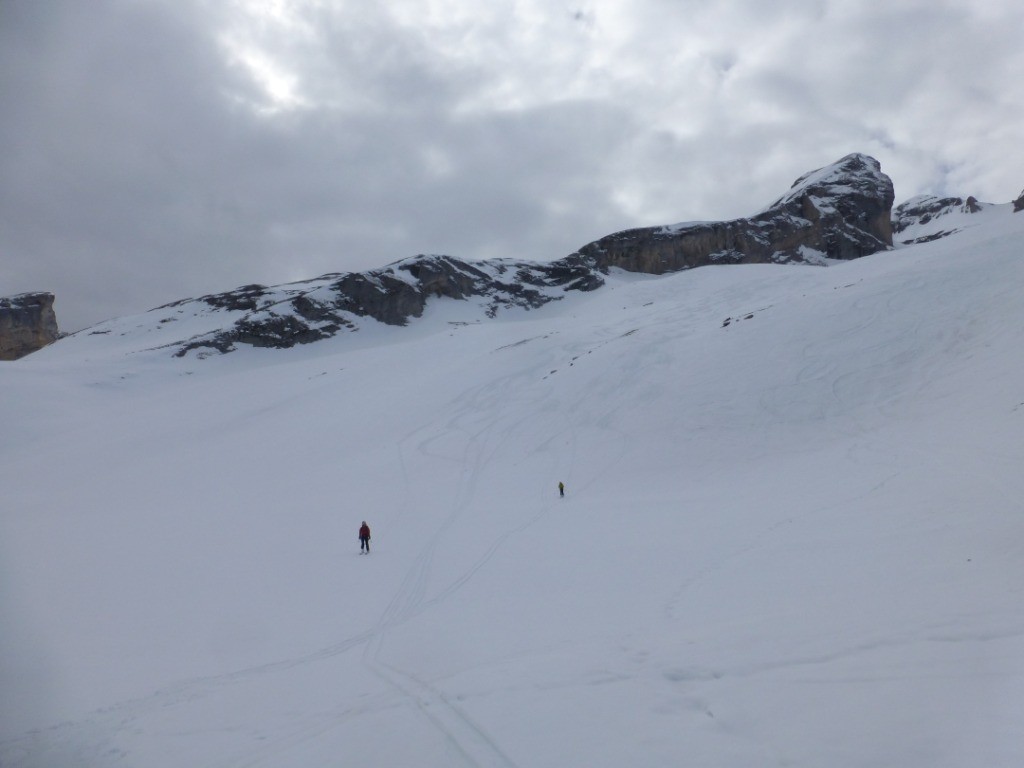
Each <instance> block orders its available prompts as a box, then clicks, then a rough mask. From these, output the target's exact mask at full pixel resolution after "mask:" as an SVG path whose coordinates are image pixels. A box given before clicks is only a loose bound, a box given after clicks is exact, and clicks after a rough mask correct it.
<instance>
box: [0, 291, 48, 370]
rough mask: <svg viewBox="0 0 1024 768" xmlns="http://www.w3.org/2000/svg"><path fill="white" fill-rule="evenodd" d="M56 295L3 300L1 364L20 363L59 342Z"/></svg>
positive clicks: (0, 306)
mask: <svg viewBox="0 0 1024 768" xmlns="http://www.w3.org/2000/svg"><path fill="white" fill-rule="evenodd" d="M57 335H58V331H57V316H56V315H55V314H54V312H53V294H52V293H22V294H19V295H17V296H12V297H10V298H0V360H17V359H18V358H19V357H24V356H25V355H27V354H29V353H30V352H35V351H36V350H37V349H42V348H43V347H45V346H46V345H47V344H50V343H51V342H53V341H55V340H56V339H57Z"/></svg>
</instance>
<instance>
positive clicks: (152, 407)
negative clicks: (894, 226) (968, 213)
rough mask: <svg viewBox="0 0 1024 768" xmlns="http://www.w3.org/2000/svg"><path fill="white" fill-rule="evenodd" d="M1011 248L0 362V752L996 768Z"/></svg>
mask: <svg viewBox="0 0 1024 768" xmlns="http://www.w3.org/2000/svg"><path fill="white" fill-rule="evenodd" d="M1001 210H1002V209H1001ZM1022 245H1024V214H1022V215H1014V214H1012V213H1010V212H1009V210H1004V211H1003V212H1001V213H998V215H996V214H993V215H991V216H990V217H988V218H987V220H986V222H985V224H984V226H976V227H972V228H970V229H965V230H964V231H962V232H960V233H959V234H957V235H954V236H952V237H948V238H945V239H943V240H939V241H936V242H931V243H926V244H922V245H916V246H912V247H907V248H902V249H899V250H896V251H890V252H886V253H879V254H876V255H874V256H870V257H867V258H863V259H860V260H857V261H852V262H844V263H841V264H836V265H833V266H829V267H827V268H821V267H807V266H802V267H797V266H769V265H762V266H722V267H705V268H701V269H698V270H693V271H689V272H684V273H679V274H675V275H670V276H664V277H650V276H638V275H626V274H617V275H613V276H612V277H611V279H610V281H609V285H608V286H607V287H605V288H603V289H601V290H599V291H596V292H594V293H590V294H578V295H574V296H571V297H567V298H566V299H564V300H563V301H560V302H555V303H553V304H550V305H548V306H546V307H545V308H543V309H541V310H537V311H533V312H525V311H524V312H509V313H504V314H502V315H500V316H499V317H498V318H497V319H495V320H485V321H482V322H481V321H480V315H479V313H477V312H474V311H472V310H473V308H472V307H470V306H468V305H465V304H464V303H460V302H455V301H450V300H438V301H435V302H434V303H432V304H431V305H430V307H429V309H428V313H427V316H426V317H425V318H423V319H422V320H420V321H416V322H414V323H413V324H412V325H410V326H409V327H408V328H401V329H392V328H384V327H380V328H373V327H371V326H367V327H365V328H363V329H361V330H360V331H358V332H357V333H353V334H344V335H339V336H338V337H335V338H333V339H330V340H326V341H322V342H318V343H316V344H312V345H309V346H305V347H297V348H294V349H292V350H284V351H281V350H259V349H249V348H244V349H240V350H239V351H237V352H234V353H231V354H228V355H223V356H213V357H209V358H207V359H197V358H195V357H188V358H175V357H173V356H172V355H171V354H170V351H169V350H168V349H161V348H160V347H159V345H158V344H150V343H149V342H146V341H144V339H145V337H146V334H145V333H141V332H139V331H138V326H139V323H142V322H144V319H140V318H132V319H130V320H124V321H113V322H111V323H107V324H104V326H103V330H104V332H103V333H99V334H92V335H90V334H80V335H79V336H77V337H75V338H74V339H66V340H64V341H61V342H58V343H57V344H55V345H53V346H51V347H49V348H47V349H45V350H43V351H41V352H39V353H37V354H34V355H32V356H30V357H28V358H25V359H23V360H21V361H17V362H13V363H6V364H3V365H2V367H0V387H2V392H3V398H2V400H0V429H2V433H3V436H4V437H3V440H2V441H0V487H2V488H3V497H4V502H3V505H2V507H0V627H2V632H0V691H2V696H0V765H2V766H3V768H23V767H29V766H31V767H33V768H40V767H44V766H45V767H47V768H52V767H54V766H58V767H59V766H76V767H81V768H112V767H116V766H124V767H138V768H181V767H182V766H209V767H211V768H212V767H216V768H228V767H232V768H240V767H241V766H256V767H262V768H271V767H278V766H279V767H281V768H285V767H294V768H309V767H310V766H359V767H360V768H366V767H367V766H418V767H421V768H430V767H432V766H437V767H438V768H441V767H445V768H447V767H449V766H500V767H502V768H511V767H512V766H519V767H520V768H544V767H550V768H566V767H567V766H588V767H589V768H594V767H601V766H609V767H612V766H666V767H668V766H673V767H674V766H679V765H693V766H709V767H710V766H714V767H719V766H721V767H735V768H749V767H750V766H783V765H785V766H806V767H807V768H821V767H822V766H900V767H901V768H912V767H914V766H922V767H924V766H927V768H947V767H948V768H953V767H957V768H961V767H963V766H987V767H988V768H992V767H995V766H1008V767H1009V766H1014V767H1015V768H1018V767H1019V766H1021V765H1024V739H1022V738H1021V730H1020V728H1021V723H1022V722H1024V471H1022V468H1024V439H1022V432H1024V354H1022V351H1024V249H1022ZM183 321H184V320H183ZM197 322H200V321H197ZM209 322H210V318H209V317H207V318H204V319H202V320H201V322H200V325H201V327H199V326H197V330H203V331H205V330H206V329H207V327H208V324H209ZM158 336H159V333H158V332H157V331H156V330H154V338H156V337H158ZM151 347H152V348H151ZM559 481H562V482H564V483H565V485H566V496H565V498H560V497H559V495H558V490H557V485H558V483H559ZM363 520H366V521H367V522H368V523H369V525H370V527H371V529H372V535H373V538H372V548H373V551H372V553H371V554H370V555H368V556H360V555H359V554H358V549H359V547H358V541H357V531H358V528H359V525H360V523H361V522H362V521H363Z"/></svg>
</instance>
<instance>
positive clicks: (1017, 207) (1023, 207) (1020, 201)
mask: <svg viewBox="0 0 1024 768" xmlns="http://www.w3.org/2000/svg"><path fill="white" fill-rule="evenodd" d="M1021 211H1024V189H1022V190H1021V192H1020V196H1019V197H1018V198H1017V199H1016V200H1014V201H1013V212H1014V213H1019V212H1021Z"/></svg>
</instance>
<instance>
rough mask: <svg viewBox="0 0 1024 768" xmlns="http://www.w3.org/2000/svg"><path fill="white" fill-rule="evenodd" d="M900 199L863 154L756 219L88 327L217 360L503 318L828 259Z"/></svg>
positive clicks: (247, 294)
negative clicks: (635, 285)
mask: <svg viewBox="0 0 1024 768" xmlns="http://www.w3.org/2000/svg"><path fill="white" fill-rule="evenodd" d="M892 203H893V188H892V181H891V180H890V179H889V177H888V176H886V175H885V174H884V173H882V169H881V165H880V164H879V162H878V161H877V160H875V159H874V158H871V157H868V156H866V155H861V154H852V155H847V156H846V157H844V158H841V159H840V160H838V161H836V162H835V163H833V164H831V165H829V166H826V167H825V168H820V169H818V170H816V171H812V172H811V173H807V174H804V175H803V176H801V177H800V178H799V179H797V180H796V182H794V184H793V186H792V187H791V189H790V190H789V192H787V193H786V194H785V195H783V196H782V197H781V198H779V199H778V200H776V201H775V202H774V203H772V204H771V205H770V206H768V207H767V208H766V209H765V210H763V211H761V212H760V213H758V214H756V215H755V216H752V217H750V218H747V219H737V220H734V221H726V222H699V223H693V222H690V223H685V224H675V225H670V226H661V227H647V228H641V229H630V230H626V231H624V232H616V233H613V234H611V235H608V236H606V237H603V238H601V239H600V240H597V241H595V242H592V243H588V244H587V245H585V246H583V247H582V248H580V249H579V251H577V252H576V253H573V254H570V255H569V256H567V257H565V258H563V259H559V260H557V261H554V262H551V263H537V262H526V261H516V260H513V259H495V260H491V261H487V262H477V263H473V262H466V261H463V260H461V259H457V258H454V257H451V256H441V255H431V256H425V255H421V256H416V257H414V258H410V259H405V260H403V261H399V262H396V263H394V264H391V265H389V266H386V267H383V268H381V269H377V270H371V271H369V272H365V273H344V274H329V275H324V276H322V277H319V278H317V279H314V280H306V281H301V282H297V283H291V284H289V285H280V286H272V287H267V286H262V285H246V286H243V287H241V288H238V289H237V290H234V291H228V292H226V293H220V294H212V295H208V296H202V297H200V298H198V299H185V300H182V301H178V302H174V303H173V304H169V305H167V306H164V307H158V308H157V309H155V310H153V311H152V312H150V313H147V315H145V316H144V317H141V318H138V319H134V318H133V319H129V320H128V321H127V323H126V322H124V321H122V320H115V321H112V322H110V323H101V324H99V325H98V326H96V327H94V328H90V329H87V330H86V331H83V332H81V333H80V334H79V336H83V335H90V336H94V335H104V334H112V333H113V334H117V335H120V336H125V335H127V336H133V337H135V338H136V340H137V341H138V343H141V344H146V345H160V346H163V347H164V348H166V349H169V350H172V351H173V352H174V354H177V355H179V356H184V355H190V354H194V355H196V356H198V357H207V356H209V355H211V354H214V353H227V352H231V351H234V350H235V349H237V348H238V347H239V345H251V346H256V347H273V348H288V347H292V346H294V345H296V344H308V343H312V342H316V341H321V340H323V339H327V338H331V337H333V336H335V335H336V334H339V333H342V334H343V335H350V334H351V333H352V332H355V331H359V330H361V329H363V328H364V327H365V326H367V325H371V326H374V325H376V324H379V323H383V324H385V325H402V326H404V325H407V324H408V323H409V322H410V321H411V320H414V319H416V318H419V317H421V316H422V315H423V312H424V310H425V309H426V306H427V303H428V302H429V301H431V300H433V299H436V298H442V297H446V298H453V299H459V300H461V301H465V302H467V304H469V305H472V306H473V307H474V313H473V317H474V318H484V317H488V318H493V317H494V316H496V315H497V314H498V313H499V312H500V311H504V310H508V309H520V308H537V307H542V306H544V305H545V304H548V303H550V302H552V301H559V300H561V299H564V298H566V297H567V296H569V295H571V294H573V293H575V292H578V291H593V290H597V289H598V288H600V287H602V286H603V285H604V284H605V278H606V276H607V275H608V273H609V271H610V270H612V269H619V270H626V271H629V272H641V273H645V274H665V273H669V272H677V271H680V270H684V269H693V268H694V267H700V266H706V265H718V264H794V263H799V264H819V265H823V264H827V263H829V262H830V261H833V260H846V259H853V258H859V257H861V256H865V255H868V254H871V253H876V252H877V251H880V250H886V249H888V248H891V247H892V227H891V223H890V213H891V209H892ZM65 346H67V344H65ZM75 346H77V344H76V345H75ZM86 346H88V345H86Z"/></svg>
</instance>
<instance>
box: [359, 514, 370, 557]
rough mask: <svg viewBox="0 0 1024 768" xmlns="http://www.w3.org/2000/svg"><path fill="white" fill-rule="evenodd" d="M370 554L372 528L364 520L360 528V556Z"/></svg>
mask: <svg viewBox="0 0 1024 768" xmlns="http://www.w3.org/2000/svg"><path fill="white" fill-rule="evenodd" d="M364 552H365V553H366V554H370V526H368V525H367V524H366V521H365V520H363V524H362V526H361V527H360V528H359V554H360V555H361V554H363V553H364Z"/></svg>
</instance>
